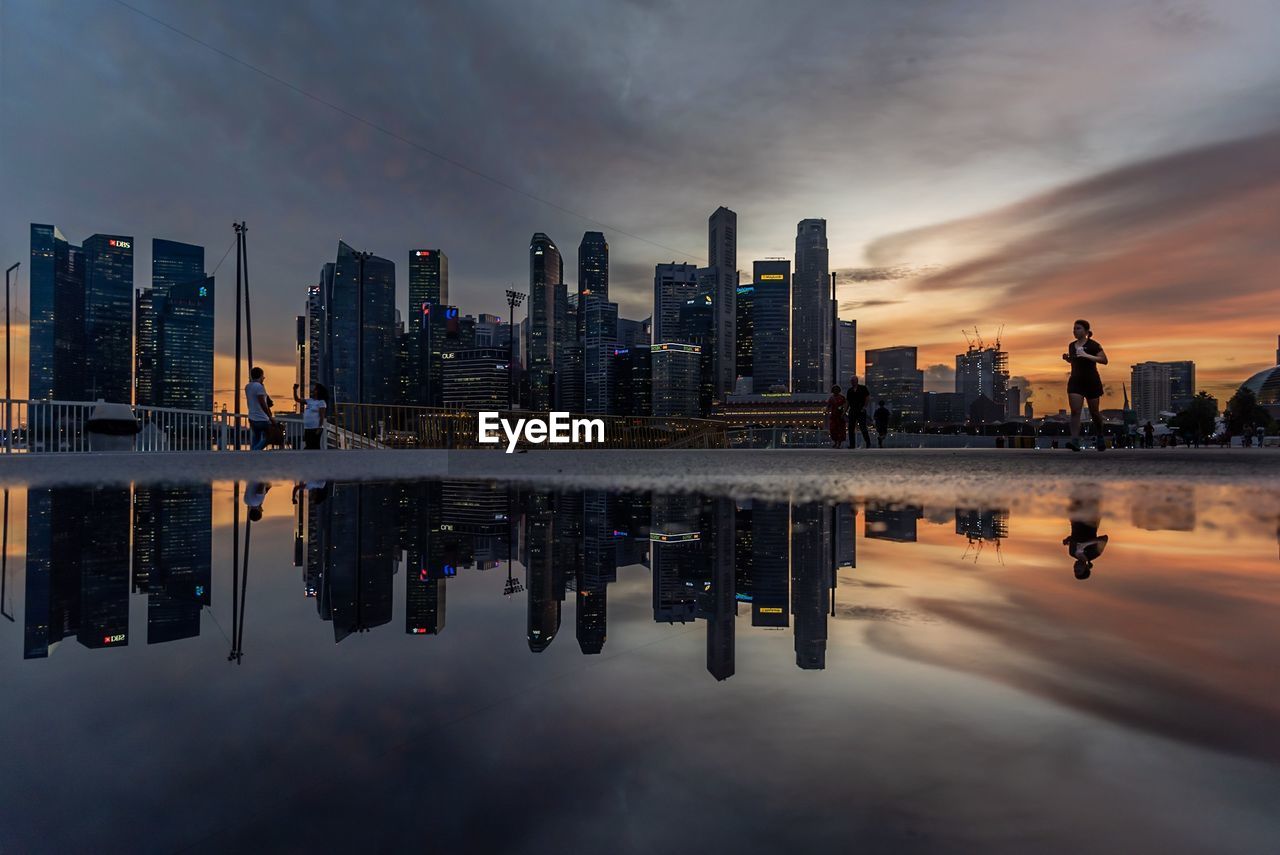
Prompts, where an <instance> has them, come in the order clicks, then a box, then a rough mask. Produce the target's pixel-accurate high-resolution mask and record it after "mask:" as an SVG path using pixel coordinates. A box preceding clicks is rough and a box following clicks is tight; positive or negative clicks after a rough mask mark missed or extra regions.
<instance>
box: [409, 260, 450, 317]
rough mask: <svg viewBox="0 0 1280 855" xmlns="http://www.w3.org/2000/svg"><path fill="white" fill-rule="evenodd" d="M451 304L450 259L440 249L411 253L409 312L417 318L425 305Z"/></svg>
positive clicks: (410, 315)
mask: <svg viewBox="0 0 1280 855" xmlns="http://www.w3.org/2000/svg"><path fill="white" fill-rule="evenodd" d="M448 302H449V259H448V257H447V256H446V255H445V254H444V253H443V252H441V251H440V250H438V249H414V250H410V251H409V312H408V314H406V315H405V317H407V318H410V319H412V318H416V317H417V316H418V313H419V312H421V311H422V306H423V304H428V305H430V304H437V303H438V304H440V305H444V304H446V303H448Z"/></svg>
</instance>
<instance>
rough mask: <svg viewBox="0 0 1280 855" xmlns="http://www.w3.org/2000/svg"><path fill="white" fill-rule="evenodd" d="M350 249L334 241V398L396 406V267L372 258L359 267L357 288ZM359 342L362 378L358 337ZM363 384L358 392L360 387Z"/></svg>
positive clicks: (331, 345)
mask: <svg viewBox="0 0 1280 855" xmlns="http://www.w3.org/2000/svg"><path fill="white" fill-rule="evenodd" d="M360 269H361V268H360V262H359V259H357V258H356V255H355V250H353V249H352V248H351V247H350V246H348V245H347V244H346V243H345V242H343V241H338V258H337V261H336V263H335V264H334V268H333V287H332V301H331V303H330V304H329V343H328V348H329V351H330V354H331V357H330V358H331V360H332V365H333V388H332V389H330V392H331V393H332V394H333V396H334V398H335V399H337V400H342V401H351V402H360V403H367V404H393V403H396V382H395V380H396V378H395V365H396V358H395V333H396V306H395V298H396V266H395V263H394V262H392V261H389V260H387V259H385V258H379V257H378V256H376V255H375V256H372V257H370V258H368V259H367V260H366V261H365V262H364V282H363V287H361V283H360V281H359V278H360ZM361 291H363V293H364V329H363V330H362V331H361V329H360V304H359V295H360V293H361ZM361 336H363V339H364V360H363V368H364V371H363V377H361V372H360V370H359V369H360V338H361ZM361 380H363V392H361V391H360V388H359V387H360V383H361Z"/></svg>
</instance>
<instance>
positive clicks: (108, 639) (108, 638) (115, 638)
mask: <svg viewBox="0 0 1280 855" xmlns="http://www.w3.org/2000/svg"><path fill="white" fill-rule="evenodd" d="M124 638H125V636H124V633H120V634H119V635H104V636H102V643H103V644H119V643H120V642H122V641H124Z"/></svg>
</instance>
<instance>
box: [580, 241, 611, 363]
mask: <svg viewBox="0 0 1280 855" xmlns="http://www.w3.org/2000/svg"><path fill="white" fill-rule="evenodd" d="M592 295H594V296H596V297H598V298H599V299H601V300H608V299H609V242H608V241H607V240H605V239H604V234H602V233H601V232H585V233H583V235H582V242H581V243H579V244H578V338H583V337H584V336H585V335H586V318H585V316H584V314H583V307H585V306H586V304H587V297H588V296H592Z"/></svg>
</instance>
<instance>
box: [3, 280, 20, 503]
mask: <svg viewBox="0 0 1280 855" xmlns="http://www.w3.org/2000/svg"><path fill="white" fill-rule="evenodd" d="M20 264H22V262H21V261H15V262H14V263H13V264H11V265H9V269H8V270H6V271H5V272H4V450H5V451H13V422H12V418H13V415H12V407H13V351H12V350H11V349H10V344H9V342H10V335H9V274H10V273H12V272H13V271H15V270H17V269H18V266H19V265H20ZM5 495H6V496H7V495H8V493H6V494H5ZM6 521H7V520H6Z"/></svg>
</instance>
